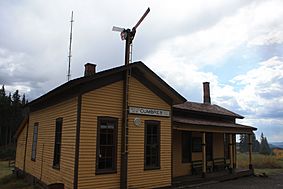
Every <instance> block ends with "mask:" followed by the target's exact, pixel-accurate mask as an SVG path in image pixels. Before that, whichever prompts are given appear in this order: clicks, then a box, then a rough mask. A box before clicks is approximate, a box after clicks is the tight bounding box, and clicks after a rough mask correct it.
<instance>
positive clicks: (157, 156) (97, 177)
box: [16, 62, 255, 189]
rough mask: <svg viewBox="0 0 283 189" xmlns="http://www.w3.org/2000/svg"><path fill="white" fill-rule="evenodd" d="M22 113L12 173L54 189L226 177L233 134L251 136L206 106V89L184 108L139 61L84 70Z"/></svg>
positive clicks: (231, 117) (226, 114)
mask: <svg viewBox="0 0 283 189" xmlns="http://www.w3.org/2000/svg"><path fill="white" fill-rule="evenodd" d="M28 108H29V115H28V117H27V118H26V119H25V120H24V121H23V122H22V124H21V126H20V128H19V130H18V132H17V151H16V170H17V173H18V174H20V173H23V174H24V175H25V176H26V177H28V178H29V179H30V180H31V181H32V182H36V183H39V184H41V185H42V186H52V185H53V186H56V185H57V187H58V188H60V187H64V188H74V189H77V188H79V189H84V188H85V189H87V188H89V189H92V188H158V187H166V186H171V185H172V183H173V180H174V178H177V177H180V176H185V175H192V174H201V175H202V176H203V177H205V175H206V173H207V172H214V171H218V170H222V169H225V168H229V169H230V170H233V169H235V168H236V145H235V144H236V142H235V141H236V138H235V134H239V133H247V134H252V131H253V130H255V128H253V127H250V126H245V125H240V124H237V123H236V118H240V119H241V118H243V117H242V116H240V115H238V114H235V113H233V112H231V111H229V110H226V109H224V108H222V107H220V106H217V105H212V104H211V103H210V96H209V83H204V103H194V102H189V101H187V100H186V99H185V98H184V97H182V96H181V95H180V94H179V93H178V92H176V91H175V90H174V89H173V88H171V87H170V86H169V85H168V84H167V83H165V82H164V81H163V80H162V79H161V78H160V77H158V76H157V75H156V74H155V73H154V72H153V71H151V70H150V69H149V68H148V67H147V66H145V65H144V64H143V63H142V62H136V63H132V64H129V65H127V66H120V67H116V68H113V69H109V70H106V71H102V72H98V73H96V72H95V65H94V64H89V63H88V64H86V65H85V76H84V77H81V78H78V79H74V80H71V81H69V82H67V83H65V84H63V85H61V86H59V87H57V88H55V89H54V90H52V91H50V92H48V93H46V94H45V95H43V96H41V97H39V98H38V99H35V100H34V101H32V102H30V103H29V104H28ZM250 146H251V144H250ZM250 169H252V165H251V157H250Z"/></svg>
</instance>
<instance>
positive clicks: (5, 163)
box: [0, 161, 12, 179]
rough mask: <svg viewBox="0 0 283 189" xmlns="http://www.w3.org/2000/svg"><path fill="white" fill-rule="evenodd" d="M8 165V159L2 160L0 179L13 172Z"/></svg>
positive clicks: (0, 162)
mask: <svg viewBox="0 0 283 189" xmlns="http://www.w3.org/2000/svg"><path fill="white" fill-rule="evenodd" d="M8 165H9V162H8V161H0V179H1V178H2V177H5V176H7V175H9V174H11V173H12V170H11V169H12V168H11V167H9V166H8Z"/></svg>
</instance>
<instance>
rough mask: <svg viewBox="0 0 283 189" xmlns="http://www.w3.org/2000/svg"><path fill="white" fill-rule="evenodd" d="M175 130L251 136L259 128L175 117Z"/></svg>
mask: <svg viewBox="0 0 283 189" xmlns="http://www.w3.org/2000/svg"><path fill="white" fill-rule="evenodd" d="M173 129H176V130H184V131H198V132H219V133H235V134H251V133H252V132H253V131H256V130H257V128H255V127H251V126H247V125H242V124H237V123H228V122H215V121H207V120H194V119H184V118H179V117H173Z"/></svg>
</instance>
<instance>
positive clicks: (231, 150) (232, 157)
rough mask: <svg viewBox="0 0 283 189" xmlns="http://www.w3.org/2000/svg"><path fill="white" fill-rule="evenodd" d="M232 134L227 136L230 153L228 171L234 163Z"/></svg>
mask: <svg viewBox="0 0 283 189" xmlns="http://www.w3.org/2000/svg"><path fill="white" fill-rule="evenodd" d="M232 145H233V144H232V134H229V152H230V169H231V170H232V168H233V163H234V154H233V146H232Z"/></svg>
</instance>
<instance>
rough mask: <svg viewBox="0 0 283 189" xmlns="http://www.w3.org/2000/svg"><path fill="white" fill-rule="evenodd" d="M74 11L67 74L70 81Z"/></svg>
mask: <svg viewBox="0 0 283 189" xmlns="http://www.w3.org/2000/svg"><path fill="white" fill-rule="evenodd" d="M73 22H74V20H73V11H72V16H71V30H70V43H69V56H68V59H69V64H68V74H67V79H68V81H70V79H71V58H72V37H73Z"/></svg>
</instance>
